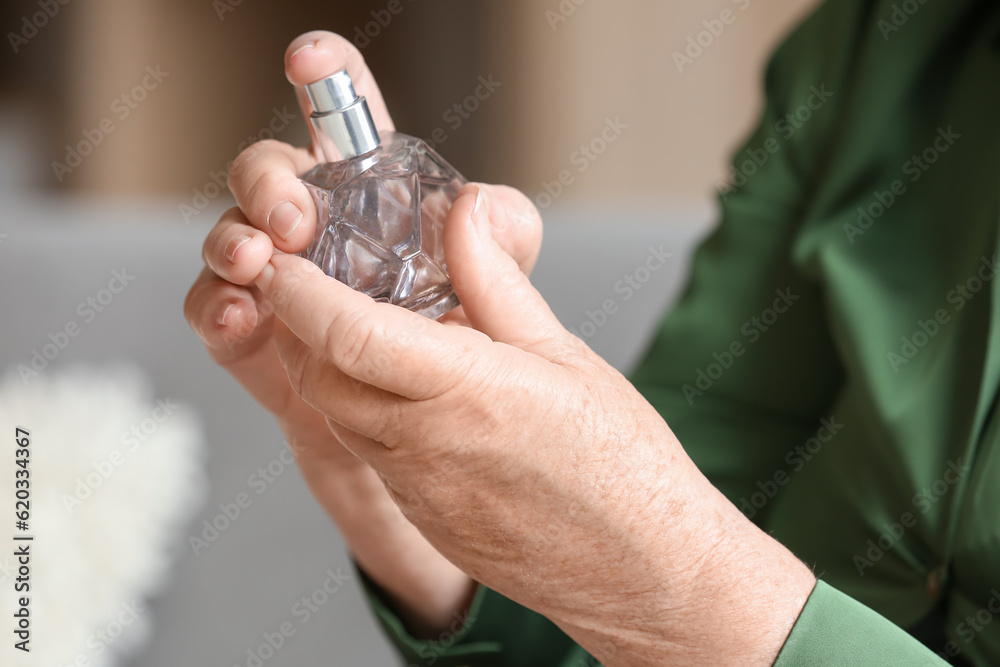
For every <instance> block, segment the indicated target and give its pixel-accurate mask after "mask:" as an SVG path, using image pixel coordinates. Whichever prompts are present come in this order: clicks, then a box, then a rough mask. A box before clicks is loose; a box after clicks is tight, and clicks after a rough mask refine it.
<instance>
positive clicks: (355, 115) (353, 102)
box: [306, 70, 381, 161]
mask: <svg viewBox="0 0 1000 667" xmlns="http://www.w3.org/2000/svg"><path fill="white" fill-rule="evenodd" d="M306 95H308V96H309V101H310V102H311V103H312V106H313V113H312V115H311V116H310V118H309V120H310V122H311V123H312V124H313V127H314V128H315V129H316V140H317V141H318V142H319V144H320V149H321V150H322V151H323V155H324V157H326V158H327V159H328V160H331V161H333V160H334V159H340V160H346V159H349V158H352V157H354V156H356V155H363V154H364V153H367V152H369V151H371V150H374V149H375V148H377V147H378V145H379V143H380V141H381V140H380V139H379V136H378V130H376V129H375V121H374V120H372V114H371V111H369V109H368V101H367V100H365V98H364V97H358V94H357V93H356V92H355V91H354V84H353V83H352V82H351V76H350V75H349V74H348V73H347V70H340V71H339V72H335V73H334V74H332V75H330V76H328V77H326V78H325V79H320V80H319V81H314V82H313V83H310V84H308V85H307V86H306Z"/></svg>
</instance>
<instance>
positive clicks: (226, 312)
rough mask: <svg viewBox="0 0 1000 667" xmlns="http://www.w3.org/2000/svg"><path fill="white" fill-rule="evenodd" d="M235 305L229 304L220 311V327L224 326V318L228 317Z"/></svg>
mask: <svg viewBox="0 0 1000 667" xmlns="http://www.w3.org/2000/svg"><path fill="white" fill-rule="evenodd" d="M235 305H236V304H235V303H230V304H228V305H227V306H226V307H225V308H223V309H222V312H221V313H219V317H218V322H219V324H220V325H221V326H226V316H227V315H229V311H230V310H232V309H233V306H235Z"/></svg>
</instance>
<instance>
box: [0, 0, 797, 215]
mask: <svg viewBox="0 0 1000 667" xmlns="http://www.w3.org/2000/svg"><path fill="white" fill-rule="evenodd" d="M814 4H815V2H814V0H770V1H769V2H764V1H763V0H707V1H706V0H702V1H700V2H670V3H666V2H653V1H652V0H622V1H619V2H615V3H606V2H596V1H593V0H547V1H546V2H541V3H539V2H532V1H529V0H511V1H508V2H503V3H486V2H468V1H459V0H447V1H439V2H434V3H430V2H419V0H418V1H414V0H398V1H396V2H393V1H390V0H373V1H368V0H355V1H354V2H349V3H348V2H305V1H302V2H280V3H279V2H263V1H260V0H174V1H172V2H164V1H156V0H130V1H129V2H126V1H125V0H87V2H79V1H78V0H53V1H52V2H45V1H44V0H7V1H6V2H4V3H3V8H2V9H0V16H2V25H3V27H4V32H5V33H6V35H7V40H6V41H8V45H7V47H6V49H5V50H6V53H5V54H4V58H3V59H2V63H3V65H2V66H3V78H2V81H3V84H2V86H0V101H2V104H3V107H4V117H5V119H6V120H7V122H5V123H4V126H5V127H6V128H8V130H9V129H10V128H11V127H13V126H12V124H11V123H17V124H18V125H17V127H18V130H19V131H18V135H19V137H20V138H22V139H24V140H25V141H28V142H30V144H29V146H30V148H31V151H30V153H31V157H32V161H31V162H30V163H29V164H23V165H19V168H18V169H17V171H18V172H19V176H18V177H19V178H20V179H22V181H23V182H24V183H25V184H30V185H31V186H32V187H37V188H45V189H48V190H62V191H72V192H76V193H83V194H88V195H91V194H93V195H106V196H115V197H122V196H126V197H136V198H161V199H164V198H165V199H167V200H173V201H179V202H183V201H185V198H187V199H191V198H194V196H195V192H194V191H195V190H198V189H203V188H204V186H205V184H206V182H207V181H208V180H209V173H210V172H212V171H216V170H219V169H220V168H224V167H225V165H226V164H227V163H228V161H230V160H232V158H233V157H234V155H235V154H236V153H237V150H236V149H237V147H238V146H239V145H240V144H242V143H243V142H245V141H247V138H248V137H259V136H261V133H262V132H263V136H267V132H266V131H265V130H267V128H268V125H269V124H270V123H271V122H272V117H273V116H274V114H275V112H274V110H275V109H277V110H279V111H280V110H283V109H285V108H286V107H287V108H288V109H289V110H290V111H293V112H295V113H296V114H297V113H298V112H297V109H296V108H295V103H294V102H295V101H294V98H293V97H292V92H291V90H290V87H289V85H288V83H287V82H286V81H285V78H284V73H283V64H282V55H283V53H284V49H285V46H286V45H287V44H288V42H289V41H290V40H291V39H292V38H293V37H294V36H296V35H298V34H300V33H302V32H305V31H307V30H312V29H317V28H324V29H329V30H333V31H335V32H340V33H341V34H343V35H345V36H347V37H349V38H350V39H351V40H352V41H354V43H355V44H356V45H357V46H358V47H359V48H360V49H361V51H362V52H363V53H364V56H365V58H366V59H367V61H368V62H369V64H370V66H371V69H372V70H373V71H374V73H375V77H376V79H377V80H378V81H379V83H380V85H381V88H382V91H383V93H384V95H385V98H386V101H387V103H388V105H389V108H390V110H391V111H392V113H393V116H394V118H395V121H396V125H397V126H398V128H399V129H400V130H402V131H404V132H407V133H409V134H414V135H417V136H421V137H425V138H426V137H430V136H431V134H432V132H433V131H434V130H435V129H437V128H442V129H443V130H444V132H445V133H446V135H447V140H446V142H443V143H441V144H440V149H441V152H442V153H444V155H445V156H446V157H447V158H448V159H449V160H450V161H451V162H452V163H453V164H454V165H455V166H456V167H458V169H459V170H460V171H462V172H463V173H465V174H466V175H467V176H468V177H469V178H470V179H473V180H481V181H487V182H502V183H507V184H510V185H513V186H516V187H518V188H521V189H523V190H525V191H526V192H528V193H531V194H538V193H540V192H543V191H544V183H545V182H546V181H552V180H555V179H556V177H557V175H558V174H559V172H560V171H562V170H563V169H572V170H574V172H575V173H574V175H575V177H576V178H575V179H574V182H573V183H572V184H571V185H570V186H568V187H567V189H566V192H565V193H564V194H563V197H565V199H566V200H567V201H574V202H575V201H581V200H588V199H592V198H600V199H618V198H625V199H627V200H634V199H635V198H643V199H649V200H663V199H668V198H682V199H685V200H689V201H690V200H693V201H701V202H704V201H706V200H709V199H710V198H711V195H712V192H713V190H714V185H715V183H716V181H717V180H719V179H720V178H722V177H723V175H724V174H725V166H726V160H727V155H728V152H729V151H731V150H732V148H733V146H734V145H735V144H736V142H737V141H738V140H739V139H740V138H741V137H742V136H744V135H745V134H746V133H747V132H748V130H749V129H750V128H751V126H752V124H753V122H754V119H755V118H756V115H757V113H758V112H759V109H760V104H761V94H760V83H761V72H762V67H763V64H764V62H765V60H766V57H767V55H768V54H769V53H770V51H771V50H772V49H773V47H774V45H775V42H776V40H777V39H778V38H779V37H780V36H781V35H782V34H783V33H785V32H786V31H787V30H788V29H789V28H790V27H791V26H792V25H793V24H794V23H795V22H796V21H797V20H799V19H800V18H801V17H802V16H803V15H804V13H805V12H806V11H808V10H809V9H810V8H811V6H812V5H814ZM45 5H51V6H52V7H54V8H55V15H54V16H52V17H51V18H50V17H48V16H47V15H46V13H43V14H42V15H40V16H38V12H42V11H43V6H45ZM726 10H728V11H730V12H732V14H733V17H734V19H733V20H732V22H731V23H729V24H723V25H722V31H721V33H720V34H719V35H717V36H716V35H714V34H712V35H710V37H711V39H706V38H705V36H702V37H701V40H700V41H701V43H702V44H706V45H705V46H702V47H701V53H700V54H699V55H696V56H695V57H694V58H692V62H690V63H682V67H679V66H678V64H677V63H676V62H675V58H674V53H675V52H678V53H681V54H684V55H685V56H689V55H690V53H693V54H697V53H698V49H696V48H692V47H691V45H690V43H689V42H688V38H691V39H692V40H694V41H695V42H697V41H698V40H699V35H698V33H700V32H702V31H705V30H706V29H707V28H709V27H711V26H706V25H705V22H708V23H715V26H716V31H718V30H719V24H718V20H719V18H720V14H721V13H722V12H723V11H726ZM48 11H50V12H51V11H53V10H52V9H51V8H50V9H49V10H48ZM39 25H40V26H41V27H38V26H39ZM36 33H37V34H36ZM31 35H34V36H31ZM15 36H19V37H21V39H18V38H17V37H15ZM689 50H690V53H687V51H689ZM148 66H151V67H154V68H156V67H158V68H160V71H162V72H164V73H169V76H165V78H163V79H162V82H160V85H157V87H156V88H155V90H151V91H148V93H147V94H146V95H145V96H144V97H145V99H142V100H141V101H134V102H133V103H130V104H129V107H128V109H127V110H128V112H129V113H128V116H127V117H125V118H121V116H122V115H123V114H125V107H122V106H121V104H120V103H119V104H118V105H114V101H115V100H116V99H118V98H120V97H121V96H122V95H123V94H124V95H130V91H132V90H133V88H134V87H135V86H136V85H139V84H141V82H142V79H143V77H144V76H145V75H146V68H147V67H148ZM480 77H484V78H487V79H490V78H492V80H493V81H494V82H499V86H496V87H491V88H493V90H492V91H491V92H488V93H487V95H486V97H487V99H476V98H475V97H473V98H472V99H471V100H470V99H469V96H470V95H472V96H475V94H476V89H477V87H479V86H480V81H479V78H480ZM140 96H141V94H140V95H137V96H135V97H140ZM480 97H483V95H480ZM456 104H458V105H459V106H460V107H461V108H462V109H464V111H462V110H460V111H456V110H455V105H456ZM113 107H114V108H113ZM132 107H134V108H132ZM466 107H467V108H466ZM449 111H451V113H449ZM104 118H111V119H112V120H113V121H114V125H115V127H114V131H113V133H111V134H109V135H107V136H106V137H104V140H103V141H102V142H101V143H100V145H98V146H96V147H95V148H94V150H93V153H92V154H90V155H88V156H86V157H84V158H83V159H82V161H81V164H80V165H79V166H78V167H76V168H73V169H72V170H71V171H69V172H65V173H55V172H54V169H53V166H52V162H61V163H66V160H67V154H68V152H69V150H68V148H67V147H70V148H72V147H76V146H77V144H79V143H80V142H81V141H84V140H85V139H86V137H85V136H84V132H86V131H88V130H90V131H93V130H94V129H95V128H98V127H99V123H100V121H101V120H102V119H104ZM608 118H611V119H615V118H620V119H621V122H622V123H623V124H625V125H627V130H625V131H623V132H622V134H621V136H620V138H619V140H617V141H615V143H614V145H613V146H611V147H609V148H608V150H607V152H606V154H604V155H601V156H600V157H599V159H597V160H594V161H593V164H592V166H590V168H587V169H586V170H585V171H583V172H582V173H579V172H576V170H577V169H578V167H576V166H574V165H573V164H572V163H571V159H572V155H573V153H574V151H576V150H577V149H578V148H579V146H580V145H581V144H589V143H590V142H591V140H593V139H594V138H595V137H597V136H599V134H600V132H601V130H602V129H603V127H604V124H605V121H606V119H608ZM279 125H280V123H279ZM277 136H278V138H279V139H281V140H284V141H288V142H293V143H294V142H302V141H303V140H304V139H305V137H306V133H305V123H304V122H303V120H302V119H301V117H298V118H296V119H295V120H294V121H292V122H291V123H287V124H286V127H284V128H283V129H282V130H280V131H279V132H278V133H277ZM544 201H545V200H544V199H543V202H544ZM136 222H137V223H139V222H140V221H136Z"/></svg>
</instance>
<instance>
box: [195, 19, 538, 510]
mask: <svg viewBox="0 0 1000 667" xmlns="http://www.w3.org/2000/svg"><path fill="white" fill-rule="evenodd" d="M345 67H346V68H347V70H348V72H349V73H350V75H351V78H352V80H353V81H354V84H355V87H356V89H357V91H358V94H359V95H364V96H366V97H367V98H368V103H369V106H370V108H371V111H372V115H373V117H374V119H375V122H376V125H377V126H378V128H379V129H380V130H382V131H386V130H392V129H393V123H392V119H391V118H390V117H389V113H388V111H387V109H386V106H385V102H384V101H383V99H382V95H381V93H380V92H379V89H378V87H377V85H376V84H375V80H374V78H373V77H372V74H371V72H370V71H369V70H368V68H367V67H366V66H365V63H364V61H363V60H362V58H361V55H360V54H359V53H358V51H357V50H356V49H355V48H354V46H353V45H351V44H350V42H348V41H347V40H345V39H343V38H341V37H340V36H338V35H335V34H332V33H328V32H322V31H317V32H310V33H306V34H304V35H302V36H300V37H298V38H296V39H295V40H294V41H293V42H292V43H291V44H290V45H289V47H288V50H287V52H286V56H285V72H286V75H287V77H288V80H289V81H290V82H291V83H293V84H295V85H296V86H302V85H304V84H306V83H311V82H313V81H316V80H318V79H320V78H322V77H324V76H328V75H330V74H332V73H333V72H335V71H337V70H339V69H342V68H345ZM297 90H298V93H299V102H300V106H301V107H302V109H303V117H304V118H305V117H307V116H308V113H309V112H310V110H311V109H310V107H309V102H308V99H307V97H306V96H305V94H304V93H303V92H302V89H301V88H299V89H297ZM303 122H306V121H304V120H303ZM315 164H316V156H315V153H314V151H313V149H312V147H310V148H296V147H293V146H290V145H288V144H285V143H281V142H278V141H273V140H269V141H261V142H258V143H255V144H253V145H252V146H250V147H249V148H247V149H246V150H245V151H243V153H241V154H240V155H239V156H238V157H237V158H236V160H235V161H234V162H233V167H232V169H231V171H230V173H229V188H230V190H231V191H232V193H233V195H234V196H235V197H236V201H237V203H238V207H236V208H232V209H230V210H229V211H227V212H226V213H225V214H224V215H223V216H222V218H221V219H220V220H219V222H218V223H217V224H216V226H215V227H214V228H213V229H212V231H211V232H210V233H209V235H208V238H207V239H206V240H205V244H204V247H203V251H202V255H203V258H204V261H205V264H206V268H205V269H204V270H203V271H202V273H201V275H200V276H199V277H198V279H197V281H196V282H195V284H194V285H193V286H192V288H191V290H190V292H189V293H188V296H187V299H186V301H185V304H184V312H185V316H186V318H187V320H188V322H189V323H190V325H191V327H192V328H193V329H194V331H195V332H196V333H197V334H198V335H199V336H200V337H201V339H202V341H203V342H204V344H205V346H206V348H207V349H208V351H209V353H210V354H211V356H212V358H213V359H214V360H215V361H216V362H217V363H219V364H220V365H221V366H223V367H224V368H226V369H227V370H228V371H229V372H230V373H232V375H233V376H234V377H235V378H236V379H237V380H238V381H239V382H240V383H241V384H242V385H243V386H244V387H245V388H246V389H247V391H249V392H250V394H251V395H252V396H253V397H254V398H255V399H256V400H257V401H259V402H260V403H261V405H263V406H264V407H265V408H266V409H267V410H269V411H270V412H271V413H273V414H274V415H275V416H276V417H277V418H278V420H279V422H280V424H281V425H282V428H283V430H284V431H285V434H286V436H287V437H288V439H289V442H290V443H291V444H292V445H293V449H294V450H295V451H296V453H297V455H298V456H299V459H300V463H303V464H307V465H303V472H304V474H305V475H306V478H307V481H309V482H310V486H311V487H312V488H313V490H314V492H315V491H320V500H321V501H322V499H323V498H322V491H321V486H322V485H321V484H320V483H319V482H320V480H321V478H322V476H323V471H324V470H325V469H326V466H327V465H338V466H351V465H356V464H357V463H358V462H357V461H356V459H355V458H354V457H353V456H352V455H350V454H349V453H348V452H347V451H346V450H343V449H342V448H341V447H339V446H338V445H337V441H336V437H335V436H334V435H333V434H332V433H330V431H329V430H328V429H327V428H326V424H325V420H324V419H323V417H322V416H321V415H319V414H318V413H316V411H315V410H313V409H312V408H311V407H310V406H308V405H307V404H305V403H303V402H302V400H301V399H300V398H299V397H298V396H296V395H295V393H294V392H292V390H291V387H290V385H289V383H288V379H287V376H286V375H285V372H284V370H283V369H282V368H281V364H280V363H279V361H278V357H277V353H276V351H275V347H274V339H273V335H272V321H273V309H272V308H271V304H270V303H269V302H268V300H267V299H266V297H264V296H263V295H262V294H261V293H260V292H259V290H257V289H256V288H254V286H253V281H254V279H255V278H256V277H257V274H258V273H259V272H260V270H261V268H262V267H263V266H264V265H265V264H266V263H267V261H268V259H269V258H270V257H271V254H272V253H273V252H274V250H275V249H277V250H280V251H282V252H286V253H296V252H300V251H302V250H304V249H305V248H306V247H307V246H308V245H309V243H310V241H312V238H313V234H314V232H315V228H316V208H315V204H314V203H313V201H312V198H311V196H310V195H309V192H308V191H307V190H306V188H305V186H303V185H302V183H301V182H300V181H299V179H298V177H299V175H301V174H303V173H305V172H306V171H308V170H309V169H310V168H312V167H313V166H315ZM478 188H483V189H486V190H488V191H489V192H490V196H491V198H492V199H494V200H495V201H496V202H497V205H496V206H495V207H494V212H493V215H494V218H493V222H494V227H493V229H494V230H495V235H496V240H497V242H498V243H499V244H500V245H501V246H502V247H503V248H504V249H505V250H506V251H507V252H509V253H510V254H511V256H513V257H514V258H515V259H516V261H517V262H518V264H519V265H520V267H521V269H522V270H524V271H525V272H530V271H531V268H532V266H533V265H534V263H535V259H536V258H537V256H538V251H539V248H540V247H541V218H540V217H539V216H538V213H537V211H536V210H535V209H534V207H533V206H532V205H531V203H530V201H529V200H528V199H527V198H526V197H525V196H524V195H522V194H521V193H519V192H517V191H516V190H513V189H511V188H507V187H503V186H485V185H468V186H466V190H464V191H465V192H475V191H477V189H478ZM442 321H443V322H447V323H452V324H455V323H458V324H464V323H467V320H466V317H465V314H464V310H463V309H462V308H457V309H455V310H453V311H451V312H450V313H448V314H447V315H446V316H444V317H443V318H442ZM303 457H305V460H303Z"/></svg>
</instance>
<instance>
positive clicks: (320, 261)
mask: <svg viewBox="0 0 1000 667" xmlns="http://www.w3.org/2000/svg"><path fill="white" fill-rule="evenodd" d="M306 93H307V95H308V96H309V100H310V102H312V106H313V109H314V111H313V113H312V115H311V116H310V122H311V123H312V125H313V129H314V130H315V132H314V135H315V140H316V144H317V147H318V149H319V152H320V153H321V154H322V159H324V160H325V163H324V164H320V165H317V166H316V167H314V168H313V169H311V170H309V172H308V173H306V174H305V175H303V176H302V181H303V182H304V183H305V184H306V187H307V188H308V189H309V191H310V192H311V193H312V196H313V199H314V201H315V202H316V207H317V212H318V214H319V217H318V224H317V226H316V236H315V238H314V239H313V241H312V243H311V244H310V245H309V247H308V248H307V249H306V250H305V252H304V253H302V254H303V256H304V257H306V258H307V259H309V260H310V261H312V262H313V263H315V264H316V265H318V266H319V267H320V268H321V269H323V271H324V272H325V273H326V274H327V275H329V276H333V277H334V278H336V279H337V280H339V281H340V282H342V283H345V284H346V285H348V286H349V287H351V288H353V289H355V290H357V291H359V292H363V293H365V294H367V295H368V296H370V297H372V298H373V299H375V300H377V301H387V302H389V303H393V304H396V305H399V306H403V307H404V308H408V309H409V310H412V311H415V312H417V313H420V314H421V315H424V316H426V317H429V318H432V319H436V318H438V317H440V316H441V315H443V314H444V313H446V312H448V311H449V310H451V309H452V308H454V307H455V306H457V305H458V297H457V296H456V295H455V293H454V291H453V290H452V287H451V281H450V280H449V278H448V267H447V264H446V262H445V258H444V243H443V238H442V232H443V228H444V218H445V215H446V214H447V212H448V210H449V208H451V204H452V202H454V201H455V199H456V198H457V197H458V190H459V188H461V187H462V185H463V184H465V182H466V180H465V178H463V177H462V175H461V174H459V173H458V172H457V171H455V168H454V167H452V166H451V165H449V164H448V163H447V162H445V161H444V159H443V158H441V156H439V155H438V154H437V153H436V152H434V150H433V149H432V148H431V147H430V146H428V145H427V144H426V143H425V142H424V141H422V140H421V139H417V138H415V137H411V136H408V135H405V134H402V133H400V132H385V133H383V135H382V136H381V137H380V136H379V133H378V131H377V130H376V129H375V123H374V121H373V120H372V116H371V112H370V111H369V109H368V103H367V101H366V100H365V98H364V97H359V96H358V95H357V93H356V92H355V91H354V85H353V83H352V82H351V77H350V76H349V75H348V73H347V71H346V70H341V71H339V72H336V73H335V74H333V75H332V76H330V77H327V78H325V79H322V80H320V81H316V82H315V83H311V84H309V85H307V86H306Z"/></svg>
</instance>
